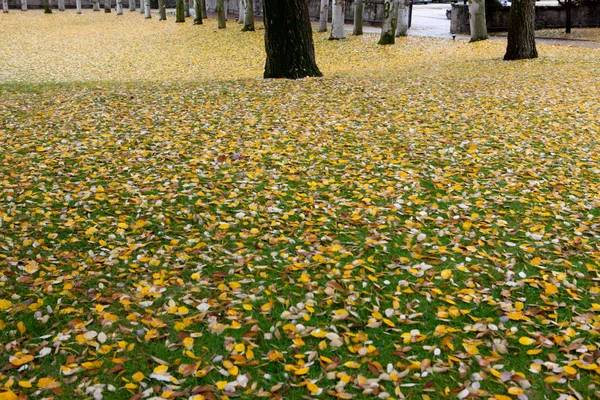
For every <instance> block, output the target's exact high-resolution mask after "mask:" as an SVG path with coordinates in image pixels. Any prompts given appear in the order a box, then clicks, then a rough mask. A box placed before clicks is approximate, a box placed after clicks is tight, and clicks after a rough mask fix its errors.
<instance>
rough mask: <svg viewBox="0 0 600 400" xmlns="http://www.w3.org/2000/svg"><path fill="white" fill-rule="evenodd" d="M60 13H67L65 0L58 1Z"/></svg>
mask: <svg viewBox="0 0 600 400" xmlns="http://www.w3.org/2000/svg"><path fill="white" fill-rule="evenodd" d="M58 11H65V0H58Z"/></svg>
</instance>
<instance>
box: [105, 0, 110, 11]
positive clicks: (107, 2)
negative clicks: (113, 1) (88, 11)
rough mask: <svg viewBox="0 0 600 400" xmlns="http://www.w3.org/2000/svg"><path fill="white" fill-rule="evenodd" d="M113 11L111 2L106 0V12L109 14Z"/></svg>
mask: <svg viewBox="0 0 600 400" xmlns="http://www.w3.org/2000/svg"><path fill="white" fill-rule="evenodd" d="M110 9H111V5H110V0H104V12H105V13H109V12H110Z"/></svg>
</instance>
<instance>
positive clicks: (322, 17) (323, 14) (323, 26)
mask: <svg viewBox="0 0 600 400" xmlns="http://www.w3.org/2000/svg"><path fill="white" fill-rule="evenodd" d="M328 18H329V0H321V8H320V12H319V32H327V19H328Z"/></svg>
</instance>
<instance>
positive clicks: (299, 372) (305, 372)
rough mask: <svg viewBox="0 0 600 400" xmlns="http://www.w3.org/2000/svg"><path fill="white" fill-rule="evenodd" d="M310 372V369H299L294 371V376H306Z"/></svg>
mask: <svg viewBox="0 0 600 400" xmlns="http://www.w3.org/2000/svg"><path fill="white" fill-rule="evenodd" d="M309 370H310V367H304V368H299V369H297V370H295V371H294V374H295V375H304V374H307V373H308V371H309Z"/></svg>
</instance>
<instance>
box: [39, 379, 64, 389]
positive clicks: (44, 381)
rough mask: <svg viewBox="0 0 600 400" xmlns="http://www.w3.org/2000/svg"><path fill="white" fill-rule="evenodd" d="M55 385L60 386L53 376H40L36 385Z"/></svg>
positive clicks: (48, 386)
mask: <svg viewBox="0 0 600 400" xmlns="http://www.w3.org/2000/svg"><path fill="white" fill-rule="evenodd" d="M57 386H60V384H58V382H56V381H55V380H54V378H42V379H40V380H39V381H38V383H37V387H39V388H40V389H53V388H55V387H57Z"/></svg>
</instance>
